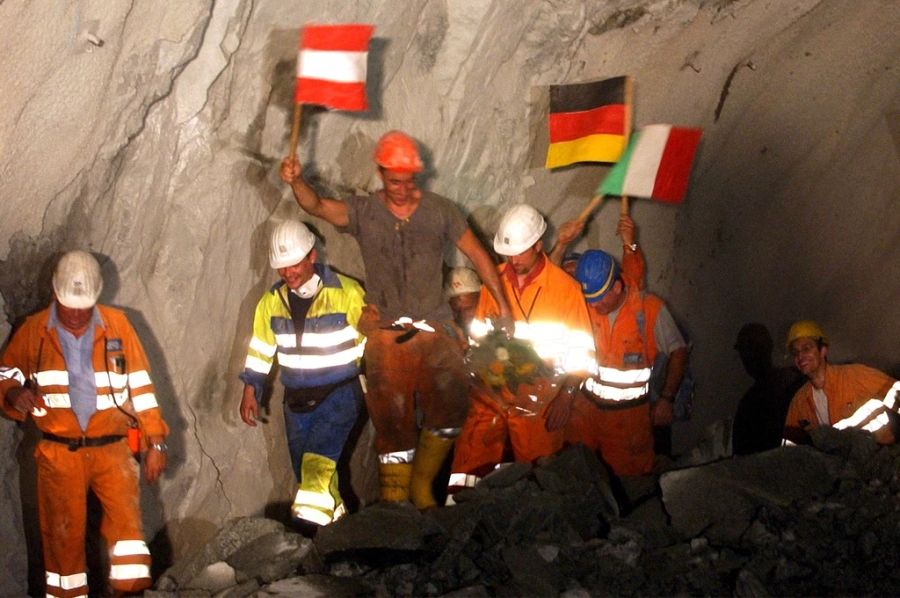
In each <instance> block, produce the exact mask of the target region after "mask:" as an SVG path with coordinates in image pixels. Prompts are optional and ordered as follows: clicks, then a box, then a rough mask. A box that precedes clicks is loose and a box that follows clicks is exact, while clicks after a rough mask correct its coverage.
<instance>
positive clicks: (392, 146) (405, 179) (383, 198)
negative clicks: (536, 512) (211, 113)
mask: <svg viewBox="0 0 900 598" xmlns="http://www.w3.org/2000/svg"><path fill="white" fill-rule="evenodd" d="M374 160H375V164H376V165H377V166H378V174H379V177H380V178H381V181H382V183H383V185H384V187H383V188H382V189H380V190H378V191H376V192H374V193H372V194H370V195H368V196H353V197H347V198H346V199H345V200H344V201H340V200H336V199H330V198H324V197H319V195H318V194H317V193H316V191H315V190H314V189H313V188H312V187H310V186H309V184H307V182H306V181H305V180H304V179H303V177H302V173H301V168H300V164H299V162H298V161H297V160H296V159H293V158H290V157H288V158H285V159H284V160H283V161H282V163H281V173H280V174H281V178H282V180H283V181H285V182H286V183H288V184H289V185H290V187H291V190H292V191H293V193H294V199H295V200H296V201H297V203H298V205H299V206H300V207H301V209H303V210H304V211H305V212H307V213H309V214H311V215H313V216H317V217H319V218H322V219H323V220H325V221H326V222H328V223H330V224H332V225H334V226H337V227H342V228H344V229H345V232H347V233H348V234H350V235H351V236H353V237H355V238H356V240H357V242H358V243H359V246H360V249H361V250H362V258H363V264H364V265H365V270H366V280H365V287H366V306H365V307H364V308H363V313H362V317H361V318H360V322H359V326H358V329H359V331H360V332H362V333H363V334H365V335H366V348H365V352H364V354H363V358H364V360H365V367H366V381H367V387H368V390H367V392H366V407H367V409H368V412H369V417H370V418H371V419H372V424H373V425H374V426H375V450H376V452H377V453H378V462H379V464H378V477H379V484H380V497H381V500H383V501H387V502H403V501H406V500H411V501H412V502H413V504H414V505H415V506H416V507H417V508H419V509H423V510H424V509H429V508H433V507H435V506H437V502H436V500H435V498H434V495H433V492H432V484H433V481H434V478H435V476H436V475H437V473H438V471H439V470H440V468H441V466H442V464H443V462H444V460H445V459H446V457H447V454H448V453H449V451H450V448H451V447H452V445H453V442H454V440H455V439H456V437H457V435H458V434H459V429H460V426H462V423H463V421H464V420H465V417H466V412H467V410H468V403H469V401H468V391H467V389H468V385H469V380H468V375H467V372H466V370H465V367H464V361H463V350H464V348H465V341H464V337H463V336H462V334H461V332H460V330H459V328H458V327H457V326H456V325H455V324H454V323H453V315H452V312H451V311H450V306H449V305H448V304H447V300H446V298H445V296H444V292H443V284H442V280H441V272H442V266H443V263H444V255H445V254H446V253H445V252H447V251H449V250H452V249H453V248H456V249H459V250H460V251H461V252H462V253H463V254H464V255H465V256H466V257H467V258H468V259H469V260H470V261H471V262H472V265H473V266H474V268H475V271H476V272H477V273H478V275H479V276H480V277H481V280H482V281H483V283H484V285H485V287H486V288H487V289H488V292H489V293H492V294H493V296H494V297H495V298H496V299H497V301H498V305H499V306H500V307H499V313H500V315H502V316H505V318H506V320H507V322H508V321H509V314H510V312H509V307H508V306H507V304H506V301H505V299H504V298H503V292H502V290H501V288H500V281H499V280H498V278H497V272H496V270H495V269H494V263H493V262H492V261H491V258H490V256H489V255H488V253H487V251H485V249H484V247H483V246H482V245H481V242H480V241H478V238H477V237H476V236H475V233H473V232H472V230H471V229H470V228H469V226H468V225H467V224H466V221H465V219H464V218H463V216H462V214H461V213H460V211H459V208H458V207H456V206H455V205H454V204H453V202H452V201H450V200H449V199H447V198H445V197H441V196H440V195H437V194H435V193H430V192H428V191H423V190H421V189H419V187H418V186H417V184H416V180H415V177H416V175H417V174H418V173H420V172H422V170H423V168H424V167H423V164H422V160H421V158H420V156H419V151H418V149H417V147H416V143H415V141H413V140H412V138H410V137H409V136H408V135H406V134H404V133H402V132H400V131H390V132H388V133H386V134H385V135H383V136H382V137H381V139H380V140H379V141H378V143H377V145H376V147H375V154H374ZM507 325H508V324H507ZM419 418H421V419H419ZM417 420H418V421H417Z"/></svg>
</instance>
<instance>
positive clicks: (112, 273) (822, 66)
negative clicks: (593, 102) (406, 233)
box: [0, 0, 900, 555]
mask: <svg viewBox="0 0 900 598" xmlns="http://www.w3.org/2000/svg"><path fill="white" fill-rule="evenodd" d="M306 22H334V23H337V22H369V23H374V24H375V25H376V32H375V39H374V40H373V43H372V46H371V49H370V57H369V69H370V70H369V90H370V91H369V96H370V103H371V109H370V111H369V112H367V113H364V114H354V113H341V112H326V111H322V110H320V109H317V108H314V107H306V109H305V110H304V116H303V128H302V135H301V138H300V147H299V156H300V158H301V160H302V161H303V163H304V167H305V169H306V172H307V174H308V175H309V176H310V177H311V178H312V180H313V181H314V182H315V184H316V185H317V186H318V187H319V188H320V190H321V191H322V192H327V193H329V194H335V195H341V194H346V193H350V192H361V191H367V190H372V189H374V188H376V187H377V179H376V177H375V176H374V175H375V172H374V168H373V167H372V165H371V162H370V159H369V157H370V155H371V151H372V148H373V145H374V142H375V140H376V139H377V138H378V137H379V136H380V135H381V134H382V133H383V132H385V131H386V130H388V129H391V128H401V129H404V130H406V131H408V132H409V133H410V134H412V135H413V136H415V137H416V138H417V139H418V140H419V141H420V142H421V144H422V146H423V150H424V154H425V161H426V173H425V177H424V179H425V184H426V185H427V186H428V187H430V188H431V189H433V190H435V191H437V192H439V193H443V194H445V195H447V196H449V197H451V198H453V199H454V200H456V201H457V203H458V204H459V205H460V206H461V207H462V209H463V210H464V211H465V212H466V213H467V214H468V215H469V216H470V218H471V221H472V222H473V224H474V225H475V226H476V228H477V229H478V230H479V232H480V233H482V234H484V235H487V236H489V235H490V234H491V233H492V228H493V227H494V226H495V224H496V221H497V219H498V214H500V213H502V211H503V210H504V209H505V208H506V207H507V206H509V205H511V204H515V203H518V202H522V201H525V202H528V203H530V204H532V205H535V206H536V207H538V208H539V209H540V210H541V211H542V212H543V213H544V214H545V215H546V216H547V217H548V219H549V220H550V224H551V229H550V233H549V236H548V238H547V239H545V241H547V242H548V243H552V239H553V235H554V234H555V227H557V226H559V225H560V224H561V223H562V222H564V221H565V220H567V219H569V218H572V217H574V216H575V215H576V214H577V213H578V212H579V211H580V210H581V208H582V207H583V205H584V204H585V203H586V201H587V200H588V198H589V197H590V196H591V194H592V192H593V189H594V187H595V186H596V184H597V182H598V181H599V180H600V179H601V178H602V176H603V174H604V173H605V172H606V167H605V166H601V165H581V166H576V167H572V168H566V169H562V170H559V171H555V172H550V171H546V170H545V169H544V168H543V160H544V156H545V150H546V144H547V134H546V125H545V121H546V112H547V86H548V85H550V84H555V83H566V82H579V81H586V80H592V79H597V78H603V77H608V76H615V75H620V74H631V75H633V76H634V77H635V81H636V92H635V93H636V96H635V125H636V126H640V125H643V124H649V123H653V122H671V123H675V124H685V125H696V126H701V127H703V128H704V130H705V133H704V139H703V144H702V146H701V150H700V153H699V155H698V159H697V163H696V165H695V169H694V176H693V180H692V186H691V189H690V192H689V195H688V198H687V201H686V203H685V205H683V206H682V207H679V208H674V207H670V206H663V205H660V204H655V203H652V202H650V201H647V200H636V201H634V202H633V207H632V214H633V216H634V217H635V219H636V220H637V222H638V225H639V227H640V242H641V245H642V246H643V248H644V251H645V252H646V255H647V261H648V281H649V286H650V289H651V290H653V291H656V292H658V293H659V294H661V295H662V296H663V297H666V298H667V299H668V300H669V301H670V304H671V305H672V306H673V310H674V311H675V313H676V315H677V316H678V317H679V319H680V320H681V321H682V322H683V323H684V325H685V326H686V327H687V329H688V330H689V331H690V333H691V336H692V339H693V342H694V346H695V348H694V368H695V371H696V375H697V378H698V395H697V410H696V415H695V421H694V422H691V424H689V425H686V426H680V427H679V428H678V431H677V435H678V436H677V438H678V440H679V442H680V443H681V444H687V443H689V442H690V439H691V438H692V437H693V436H695V435H696V434H697V433H698V431H699V429H700V428H701V427H702V426H703V425H705V424H707V423H709V422H711V421H713V420H715V419H719V418H721V417H724V416H728V415H730V414H731V412H732V411H733V409H734V404H735V401H736V399H737V397H738V396H739V395H740V389H738V388H736V387H735V386H734V383H733V381H734V380H741V373H740V372H741V370H740V365H739V363H738V361H737V359H736V358H735V356H734V355H733V352H732V351H731V346H732V344H733V338H734V334H735V333H736V332H737V330H738V328H739V327H740V325H741V324H742V323H743V322H744V321H748V320H750V319H756V320H760V321H763V322H764V323H766V324H768V325H769V326H770V327H771V328H772V330H773V334H775V335H776V338H777V337H780V335H781V334H782V333H783V330H784V328H785V327H786V325H787V324H788V323H789V321H790V320H792V319H794V318H797V317H801V316H802V317H814V318H819V319H821V320H822V323H823V325H825V326H826V327H827V328H829V329H830V330H832V331H833V332H832V334H833V338H834V341H835V351H834V353H836V354H837V355H838V356H840V357H844V358H852V357H860V358H867V359H869V360H870V361H871V362H872V363H874V364H875V365H880V366H882V367H888V366H892V365H896V360H897V356H898V355H900V351H898V348H900V347H898V337H897V335H896V332H895V329H896V327H894V329H893V330H891V329H890V327H887V326H884V325H883V324H881V322H884V321H885V320H886V319H887V318H889V317H891V316H890V314H891V312H890V308H888V307H886V306H887V305H892V304H893V303H896V302H897V301H896V299H897V298H898V289H900V283H898V282H897V281H898V280H900V276H897V274H900V272H898V269H900V260H898V259H897V257H898V254H897V250H896V239H897V238H898V234H897V233H898V232H900V219H898V215H897V211H896V210H895V209H893V207H894V206H893V204H894V203H895V200H896V198H897V196H898V193H897V190H898V161H897V156H898V148H897V138H898V133H897V131H898V130H900V126H898V124H897V119H898V111H900V108H898V89H900V86H898V78H900V75H898V69H897V65H896V57H897V56H898V49H900V48H898V46H900V42H898V41H897V40H898V38H897V36H896V35H895V34H894V33H893V32H895V31H896V30H897V29H898V28H900V10H898V7H897V5H896V3H894V2H891V1H890V0H884V1H882V2H876V1H873V2H865V3H857V2H851V1H849V0H847V1H838V0H822V1H817V0H804V1H802V2H792V3H769V2H764V1H762V0H746V1H727V0H718V1H688V0H684V1H676V2H670V1H666V2H662V1H656V2H654V1H632V2H624V1H623V2H609V3H597V2H590V1H584V2H552V1H549V0H548V1H536V0H530V1H527V2H481V1H476V0H453V1H451V0H431V1H425V0H420V1H411V2H403V3H399V2H391V1H387V0H384V1H378V0H373V1H371V2H367V3H356V2H325V1H313V2H302V3H301V2H282V1H274V0H257V1H250V0H224V1H219V2H200V1H196V0H195V1H188V2H180V3H178V7H177V9H176V8H175V7H174V6H170V5H168V4H165V3H153V2H141V1H138V2H133V3H108V2H101V1H99V0H94V1H84V2H79V3H72V4H68V5H66V6H62V5H60V4H59V3H55V2H35V3H28V4H25V3H21V2H13V1H11V0H7V1H6V2H3V3H0V27H2V29H3V31H4V36H2V39H0V49H2V52H0V83H2V88H3V90H4V91H3V93H2V94H0V197H2V200H3V207H2V210H3V214H4V217H3V218H2V219H0V262H2V270H0V300H2V302H3V303H2V304H3V305H4V308H5V312H6V316H7V318H6V319H7V321H8V323H10V324H12V323H15V322H17V321H19V320H20V319H21V318H22V317H23V316H24V315H26V314H27V313H30V312H33V311H35V310H36V309H38V308H40V307H42V306H43V305H44V304H45V303H46V301H47V299H48V292H47V288H48V283H49V270H50V268H51V267H52V261H53V257H54V255H55V254H56V253H57V252H59V251H62V250H66V249H70V248H74V247H84V248H88V249H90V250H91V251H93V252H95V253H96V254H97V255H98V256H99V257H100V258H101V263H102V266H103V271H104V276H105V279H106V287H105V290H104V293H103V295H102V296H101V301H103V302H107V303H112V304H115V305H119V306H123V307H125V308H127V310H128V311H129V314H130V315H131V316H132V318H133V320H134V322H135V324H136V327H137V328H138V331H139V333H140V334H141V336H142V339H143V340H144V343H145V345H146V348H147V351H148V354H149V356H150V359H151V363H152V366H153V368H154V371H155V374H156V381H157V390H158V398H159V401H160V404H161V406H162V408H163V410H164V411H165V414H166V416H167V418H168V420H169V422H170V424H171V426H172V430H173V434H172V437H171V439H170V442H169V445H170V447H171V449H172V452H171V466H170V471H169V472H168V473H167V475H166V477H165V479H164V480H163V481H162V482H161V484H160V486H159V488H158V489H152V490H150V489H148V490H147V492H145V496H144V510H145V521H146V523H147V528H148V529H147V532H148V536H150V537H152V536H154V535H155V534H158V533H159V532H161V531H162V532H163V533H162V534H160V537H164V538H165V540H166V541H167V542H169V543H170V544H171V545H172V546H173V548H174V552H175V554H176V555H177V554H181V553H184V552H185V551H188V550H191V549H192V548H194V547H196V546H197V545H199V543H201V542H202V541H204V540H205V539H206V538H208V537H209V536H210V535H211V534H212V533H213V530H214V529H215V527H216V526H217V525H218V524H219V523H221V522H222V521H223V520H225V519H227V518H229V517H232V516H237V515H247V514H260V513H262V512H264V510H265V509H266V505H268V504H270V503H272V502H273V501H283V500H285V499H286V498H287V497H288V496H289V495H290V492H291V490H290V486H291V482H292V481H291V475H290V472H289V470H288V460H287V455H286V449H285V446H284V441H283V438H282V431H281V423H280V414H279V410H280V405H279V404H278V396H277V392H276V396H275V399H274V401H273V411H272V415H271V416H270V417H269V425H265V426H262V428H263V429H262V430H260V429H250V428H247V427H246V426H244V425H243V424H242V423H241V422H240V420H239V418H238V416H237V404H238V399H239V396H240V394H239V393H240V383H239V381H238V380H237V377H236V376H237V374H238V373H239V371H240V370H241V368H242V363H243V354H244V350H245V346H246V343H247V341H248V339H249V329H250V320H251V318H252V313H253V308H254V306H255V303H256V301H257V299H258V298H259V296H260V294H261V293H262V292H263V290H264V289H265V288H266V287H267V286H268V285H270V284H271V283H272V282H274V281H275V280H276V276H275V275H274V273H273V272H272V271H271V270H270V269H269V268H268V264H267V257H266V241H267V236H268V231H269V230H270V229H271V226H272V223H273V222H276V221H279V220H281V219H284V218H301V219H303V220H304V221H307V222H309V223H310V224H311V225H312V226H313V227H314V228H315V230H316V231H317V233H318V234H319V236H320V241H321V242H320V248H321V250H322V254H323V255H324V256H325V257H326V259H327V261H328V262H329V263H331V264H333V265H335V266H336V267H337V268H338V269H340V270H341V271H343V272H346V273H348V274H350V275H354V276H357V277H360V278H361V277H362V274H363V270H362V265H361V262H360V257H359V248H358V247H357V246H356V244H355V242H354V241H352V240H350V239H349V238H347V237H345V236H342V235H340V234H339V232H338V231H336V230H335V229H334V228H333V227H331V226H329V225H328V224H326V223H324V222H321V221H317V220H315V219H311V218H309V217H307V216H305V215H304V214H300V213H299V211H298V210H297V208H296V206H295V205H294V203H293V200H292V198H291V197H290V195H289V193H288V192H286V189H285V187H284V185H283V184H281V182H280V181H279V179H278V176H277V167H278V164H279V161H280V159H281V158H282V156H283V155H285V154H286V153H287V145H288V136H289V129H290V119H291V109H292V106H291V97H292V93H293V86H294V61H295V58H296V43H297V30H298V28H299V27H300V26H301V25H302V24H303V23H306ZM606 203H607V205H604V206H602V207H601V209H600V210H599V211H598V213H597V215H596V216H595V218H594V219H593V220H592V222H591V225H590V227H589V228H588V232H587V233H586V236H585V238H584V239H583V240H581V241H579V242H578V243H577V244H576V246H575V248H576V249H584V248H586V247H600V248H605V249H608V250H610V251H613V252H614V253H616V254H618V252H619V248H618V243H617V240H616V239H614V238H613V236H612V233H613V230H614V228H615V220H616V214H617V210H618V205H617V202H616V201H613V200H609V201H607V202H606ZM448 258H449V260H450V261H451V262H458V261H459V256H448ZM4 326H6V325H5V324H4ZM892 360H893V361H892ZM4 426H7V427H9V426H11V424H8V423H4ZM9 527H14V526H7V528H9ZM9 533H10V534H15V531H14V530H9Z"/></svg>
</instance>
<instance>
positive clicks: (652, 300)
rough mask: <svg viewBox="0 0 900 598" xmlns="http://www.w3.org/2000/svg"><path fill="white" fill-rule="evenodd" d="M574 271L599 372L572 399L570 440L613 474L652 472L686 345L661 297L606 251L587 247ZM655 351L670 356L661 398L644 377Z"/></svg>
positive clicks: (683, 364)
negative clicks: (634, 280) (653, 396)
mask: <svg viewBox="0 0 900 598" xmlns="http://www.w3.org/2000/svg"><path fill="white" fill-rule="evenodd" d="M575 277H576V279H577V280H578V282H579V283H580V284H581V290H582V292H583V294H584V298H585V300H586V301H587V304H588V308H589V311H590V317H591V323H592V326H593V334H594V342H595V345H596V348H597V368H596V373H595V374H594V375H592V376H591V377H589V378H588V379H587V380H585V383H584V386H583V392H582V393H580V394H579V400H577V401H576V402H575V405H574V407H573V414H572V418H571V420H570V425H569V431H568V439H569V441H570V442H572V443H575V442H581V443H583V444H585V445H586V446H588V447H590V448H592V449H594V450H595V451H598V452H599V453H600V456H601V457H602V458H603V459H604V460H605V461H606V463H607V464H608V465H609V467H610V468H611V469H612V471H613V473H615V474H617V475H626V476H634V475H644V474H648V473H650V472H651V471H652V470H653V464H654V445H653V429H652V426H653V425H667V424H670V423H671V422H672V417H673V403H674V400H675V393H676V391H677V390H678V387H679V385H680V383H681V379H682V376H683V375H684V370H685V367H686V365H687V358H688V350H687V345H686V343H685V341H684V338H683V337H682V335H681V333H680V332H679V330H678V326H677V325H676V324H675V322H674V320H673V319H672V316H671V314H670V313H669V310H668V309H667V308H666V306H665V304H664V303H663V301H662V300H661V299H659V298H658V297H656V296H655V295H651V294H649V293H644V292H643V291H641V290H640V289H638V288H635V287H634V286H631V285H629V284H627V283H626V282H625V280H624V279H623V278H622V276H621V270H620V268H619V265H618V264H616V262H615V260H614V259H613V258H612V256H610V255H609V254H608V253H606V252H603V251H599V250H596V249H593V250H588V251H586V252H584V254H583V255H582V256H581V259H579V260H578V265H577V267H576V269H575ZM658 352H665V354H667V355H669V359H668V363H667V369H666V373H665V377H664V384H663V389H662V391H661V393H660V400H659V401H657V402H656V403H655V404H654V405H653V407H652V409H651V405H650V402H649V383H650V377H651V373H652V368H653V363H654V361H655V359H656V356H657V353H658Z"/></svg>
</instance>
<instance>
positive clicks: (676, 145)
mask: <svg viewBox="0 0 900 598" xmlns="http://www.w3.org/2000/svg"><path fill="white" fill-rule="evenodd" d="M702 133H703V131H702V129H691V128H686V127H675V126H672V125H647V126H646V127H644V128H643V129H641V130H639V131H636V132H635V133H634V135H632V137H631V141H630V142H629V144H628V149H626V150H625V153H624V154H623V155H622V158H621V159H620V160H619V161H618V162H617V163H616V165H615V166H613V167H612V169H611V170H610V171H609V174H607V175H606V178H605V179H603V182H602V183H600V186H599V187H598V188H597V193H596V194H597V195H627V196H629V197H649V198H650V199H655V200H657V201H665V202H669V203H681V202H682V201H684V195H685V193H686V192H687V186H688V180H689V179H690V176H691V165H692V164H693V162H694V155H695V154H696V153H697V145H699V143H700V135H701V134H702Z"/></svg>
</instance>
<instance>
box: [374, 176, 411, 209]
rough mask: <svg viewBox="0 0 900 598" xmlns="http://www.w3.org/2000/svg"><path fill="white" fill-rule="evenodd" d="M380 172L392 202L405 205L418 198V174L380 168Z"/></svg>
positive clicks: (385, 191)
mask: <svg viewBox="0 0 900 598" xmlns="http://www.w3.org/2000/svg"><path fill="white" fill-rule="evenodd" d="M378 174H379V176H380V177H381V182H382V184H384V194H385V195H386V196H387V198H388V200H389V201H390V202H391V203H394V204H397V205H404V204H407V203H409V202H410V201H413V200H414V199H417V197H418V193H419V188H418V187H416V175H415V173H412V172H397V171H396V170H386V169H384V168H380V169H379V170H378Z"/></svg>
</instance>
